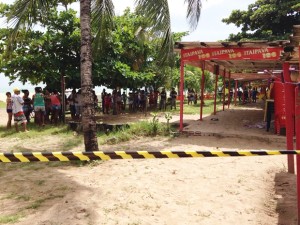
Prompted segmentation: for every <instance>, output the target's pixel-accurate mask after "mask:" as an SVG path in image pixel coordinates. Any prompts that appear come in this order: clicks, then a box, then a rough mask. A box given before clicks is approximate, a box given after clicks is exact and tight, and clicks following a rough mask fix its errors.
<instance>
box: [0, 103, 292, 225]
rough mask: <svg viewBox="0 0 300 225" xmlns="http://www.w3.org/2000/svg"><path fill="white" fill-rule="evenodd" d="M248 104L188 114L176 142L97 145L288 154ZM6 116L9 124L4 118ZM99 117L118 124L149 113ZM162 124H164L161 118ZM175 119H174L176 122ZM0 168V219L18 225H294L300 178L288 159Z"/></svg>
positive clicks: (151, 140)
mask: <svg viewBox="0 0 300 225" xmlns="http://www.w3.org/2000/svg"><path fill="white" fill-rule="evenodd" d="M249 106H250V105H249ZM249 106H247V107H244V108H241V107H238V108H231V109H227V108H226V109H225V111H221V112H218V113H217V115H213V116H206V117H204V118H203V121H199V116H184V124H185V127H184V131H185V134H183V135H180V136H179V137H176V138H171V139H170V138H161V137H155V138H138V139H136V140H132V141H129V142H126V143H122V144H119V145H116V146H114V145H113V146H112V145H105V146H101V147H100V148H101V150H120V149H122V150H142V149H143V150H215V149H220V150H231V149H245V150H247V149H255V150H259V149H266V150H271V149H273V150H274V149H285V138H284V137H283V136H277V135H275V134H274V133H273V132H266V131H265V129H264V122H263V110H262V106H261V105H259V104H257V105H254V104H252V105H251V106H250V107H249ZM0 114H1V117H0V118H1V119H0V124H4V123H5V121H6V115H5V112H4V111H0ZM98 119H99V121H102V122H107V123H115V124H116V123H130V122H133V121H137V120H140V119H145V116H144V115H142V114H135V115H123V116H119V117H116V116H107V115H105V116H103V115H100V116H99V118H98ZM160 120H161V121H162V122H164V121H165V119H164V115H163V114H161V117H160ZM178 120H179V117H178V115H173V118H172V121H171V122H172V123H175V124H178V122H179V121H178ZM1 139H2V140H1ZM0 141H1V149H5V145H9V143H6V141H5V139H3V138H0ZM25 144H28V145H29V146H30V145H33V144H34V143H30V142H28V143H25ZM50 147H51V146H50ZM51 149H52V150H53V151H55V150H56V149H53V148H51ZM74 150H78V148H74ZM29 165H30V166H29ZM0 166H1V170H0V177H1V179H0V187H1V192H0V222H1V217H4V216H12V215H15V216H16V217H17V218H18V222H15V223H14V224H17V225H27V224H28V225H32V224H37V225H69V224H74V225H100V224H103V225H106V224H109V225H110V224H112V225H113V224H122V225H123V224H124V225H125V224H131V225H133V224H143V225H144V224H145V225H146V224H147V225H148V224H149V225H153V224H162V225H164V224H166V225H169V224H170V225H176V224H178V225H184V224H186V225H194V224H195V225H196V224H197V225H198V224H201V225H202V224H204V225H216V224H222V225H223V224H225V225H227V224H228V225H229V224H230V225H232V224H251V225H252V224H253V225H257V224H260V225H271V224H278V225H293V224H297V213H296V177H295V175H294V174H289V173H287V172H286V171H287V159H286V156H260V157H222V158H221V157H220V158H188V159H187V158H186V159H150V160H111V161H105V162H100V161H99V162H95V163H92V164H89V165H84V166H78V165H76V164H74V165H73V166H72V165H71V166H70V165H64V164H63V163H61V164H45V163H35V164H34V165H32V164H29V163H28V164H26V163H25V164H22V166H18V165H16V166H15V167H11V166H10V167H9V166H8V165H7V164H1V165H0Z"/></svg>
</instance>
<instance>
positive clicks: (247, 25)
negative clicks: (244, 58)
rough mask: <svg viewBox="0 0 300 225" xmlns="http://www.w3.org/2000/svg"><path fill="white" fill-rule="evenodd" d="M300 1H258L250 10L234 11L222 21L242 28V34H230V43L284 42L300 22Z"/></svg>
mask: <svg viewBox="0 0 300 225" xmlns="http://www.w3.org/2000/svg"><path fill="white" fill-rule="evenodd" d="M299 8H300V3H299V0H288V1H287V0H257V1H256V2H255V3H253V4H250V5H249V6H248V10H246V11H244V10H233V11H232V13H231V14H230V16H229V17H228V18H225V19H223V20H222V21H223V22H224V23H226V24H231V23H232V24H234V25H236V26H237V27H241V32H239V33H237V34H230V36H229V40H230V41H240V40H242V39H256V40H259V39H260V40H262V39H264V40H269V41H272V40H284V39H288V37H289V35H290V34H291V33H292V30H293V25H296V24H299V22H300V10H299Z"/></svg>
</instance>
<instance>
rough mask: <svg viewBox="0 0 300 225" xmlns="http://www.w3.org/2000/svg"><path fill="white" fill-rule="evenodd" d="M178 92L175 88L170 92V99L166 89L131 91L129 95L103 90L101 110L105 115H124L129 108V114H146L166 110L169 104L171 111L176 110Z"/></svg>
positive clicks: (118, 91)
mask: <svg viewBox="0 0 300 225" xmlns="http://www.w3.org/2000/svg"><path fill="white" fill-rule="evenodd" d="M176 98H177V92H176V91H175V88H172V90H171V91H170V94H169V97H168V96H167V92H166V90H165V88H162V89H161V90H160V91H159V90H156V91H155V90H149V91H148V92H147V91H145V90H140V89H139V90H136V91H131V92H129V94H128V95H127V94H126V92H125V91H124V92H123V93H122V94H121V91H120V90H116V89H115V90H113V91H112V93H108V92H106V89H103V91H102V93H101V108H102V113H103V114H110V113H112V114H113V115H117V114H122V113H124V112H125V110H126V107H128V110H129V112H138V111H140V112H145V110H155V109H158V110H163V111H165V110H166V107H167V105H168V104H169V105H170V107H171V110H172V109H173V108H174V109H176Z"/></svg>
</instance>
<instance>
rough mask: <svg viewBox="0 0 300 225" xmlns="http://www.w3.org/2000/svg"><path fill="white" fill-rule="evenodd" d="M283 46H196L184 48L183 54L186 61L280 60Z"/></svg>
mask: <svg viewBox="0 0 300 225" xmlns="http://www.w3.org/2000/svg"><path fill="white" fill-rule="evenodd" d="M282 51H283V48H279V47H270V48H225V47H223V48H221V47H220V48H195V49H182V50H181V56H182V59H183V60H185V61H197V60H212V59H215V60H243V59H249V60H264V59H267V60H278V59H279V58H280V55H281V52H282Z"/></svg>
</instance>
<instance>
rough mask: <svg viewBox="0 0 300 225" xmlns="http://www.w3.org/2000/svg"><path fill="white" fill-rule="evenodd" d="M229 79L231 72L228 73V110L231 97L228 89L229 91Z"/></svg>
mask: <svg viewBox="0 0 300 225" xmlns="http://www.w3.org/2000/svg"><path fill="white" fill-rule="evenodd" d="M230 77H231V72H230V71H229V72H228V109H229V107H230V102H231V96H230V89H231V85H230Z"/></svg>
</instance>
